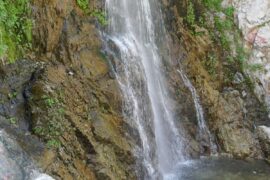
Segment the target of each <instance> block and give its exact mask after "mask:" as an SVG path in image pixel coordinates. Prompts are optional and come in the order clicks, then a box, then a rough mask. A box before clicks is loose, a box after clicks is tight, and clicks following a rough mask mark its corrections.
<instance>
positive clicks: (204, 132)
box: [178, 70, 217, 154]
mask: <svg viewBox="0 0 270 180" xmlns="http://www.w3.org/2000/svg"><path fill="white" fill-rule="evenodd" d="M178 72H179V74H180V76H181V78H182V79H183V81H184V84H185V86H186V87H187V88H188V89H189V90H190V92H191V95H192V98H193V102H194V105H195V110H196V116H197V120H198V128H199V133H198V135H199V137H200V138H205V139H204V140H205V141H207V144H209V145H210V153H211V154H216V153H217V147H216V144H215V143H214V140H213V137H212V135H211V133H210V131H209V129H208V126H207V125H206V122H205V119H204V113H203V108H202V106H201V103H200V99H199V96H198V94H197V92H196V89H195V88H194V86H193V85H192V83H191V82H190V80H189V79H188V78H187V76H186V75H185V73H184V72H183V70H178Z"/></svg>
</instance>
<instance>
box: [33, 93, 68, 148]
mask: <svg viewBox="0 0 270 180" xmlns="http://www.w3.org/2000/svg"><path fill="white" fill-rule="evenodd" d="M42 101H43V102H44V104H45V106H46V109H47V113H48V119H47V120H46V121H42V122H40V123H38V124H37V125H36V126H35V127H34V129H33V132H34V133H35V134H36V135H38V136H40V137H42V138H44V139H45V141H46V142H47V146H48V147H49V148H58V147H60V146H61V143H60V140H59V137H60V136H61V135H62V134H63V132H64V129H65V128H64V127H63V125H62V123H61V122H62V120H63V119H64V115H65V109H64V105H63V104H62V103H61V96H59V97H58V98H53V97H50V96H48V95H44V96H42Z"/></svg>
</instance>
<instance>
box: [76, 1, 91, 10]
mask: <svg viewBox="0 0 270 180" xmlns="http://www.w3.org/2000/svg"><path fill="white" fill-rule="evenodd" d="M76 2H77V4H78V6H79V7H80V8H81V9H82V10H83V11H86V10H87V9H88V7H89V0H76Z"/></svg>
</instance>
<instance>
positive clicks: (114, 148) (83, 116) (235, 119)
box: [0, 0, 270, 179]
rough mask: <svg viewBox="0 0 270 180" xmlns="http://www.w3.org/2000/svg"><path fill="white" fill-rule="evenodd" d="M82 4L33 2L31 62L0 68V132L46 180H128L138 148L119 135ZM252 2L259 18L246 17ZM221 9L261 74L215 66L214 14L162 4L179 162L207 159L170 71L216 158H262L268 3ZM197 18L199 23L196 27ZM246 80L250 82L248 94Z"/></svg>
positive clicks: (105, 72)
mask: <svg viewBox="0 0 270 180" xmlns="http://www.w3.org/2000/svg"><path fill="white" fill-rule="evenodd" d="M89 2H90V3H89V7H88V9H89V11H90V13H86V12H85V11H83V10H82V9H80V8H79V7H78V5H77V3H76V1H73V0H55V1H45V0H34V1H33V4H32V5H33V18H34V20H35V26H34V29H33V38H34V50H33V53H32V54H30V55H29V58H28V59H32V60H21V61H18V62H16V63H15V64H13V65H7V66H4V67H2V66H1V68H0V79H1V86H0V96H1V99H2V100H1V103H0V125H1V127H4V128H5V129H6V130H7V132H8V133H11V134H14V135H15V136H17V137H20V138H19V139H21V140H20V142H19V143H20V144H21V145H22V147H23V148H24V149H25V150H26V151H27V152H29V153H30V154H32V155H33V157H34V158H35V159H36V160H37V161H38V162H39V163H40V166H41V167H42V169H44V171H45V172H46V173H48V174H50V175H52V176H53V177H54V178H56V179H136V175H135V168H134V166H135V164H136V163H135V158H134V155H133V146H134V144H135V142H136V143H137V144H139V142H138V140H136V137H135V138H134V137H131V136H129V135H127V134H128V133H127V132H130V131H133V130H132V129H131V127H130V126H129V125H128V124H126V123H125V121H124V119H123V117H122V112H121V104H122V99H121V94H120V91H119V88H118V84H117V82H116V81H115V79H114V77H113V75H112V73H111V72H110V66H109V65H108V63H107V62H108V60H111V59H110V58H107V59H106V57H105V56H104V54H103V53H102V51H101V49H102V42H101V38H100V34H99V31H98V29H102V25H101V24H100V23H98V22H97V21H96V18H95V17H94V16H93V15H91V11H94V10H100V9H102V7H104V4H103V3H102V1H95V0H91V1H89ZM190 3H192V7H193V8H194V9H195V10H196V11H194V12H193V15H192V13H190V9H191V8H190V7H191V5H190ZM254 3H255V4H256V3H258V7H261V8H262V9H263V11H261V9H260V10H258V11H259V12H260V13H256V12H257V11H255V10H254V9H252V8H251V7H253V6H254ZM230 4H231V5H233V6H234V7H235V14H234V15H235V17H236V18H237V19H238V24H237V25H238V26H239V28H240V29H241V30H242V32H243V33H242V34H243V40H245V45H246V47H247V48H249V51H250V53H251V54H250V56H249V62H250V63H253V62H256V63H257V62H259V63H260V64H262V65H263V67H264V68H265V71H259V72H258V71H257V72H252V71H250V70H248V69H247V70H245V71H242V70H241V69H240V68H239V67H238V66H237V64H233V65H232V64H229V63H228V61H226V60H225V58H224V56H225V55H226V53H227V52H226V51H227V50H224V49H225V47H224V46H223V45H222V42H220V41H216V40H215V39H220V38H221V37H222V36H221V35H220V32H217V30H215V29H218V27H217V24H216V23H215V22H214V19H215V15H216V14H218V15H219V16H220V17H224V14H222V13H216V12H211V11H210V10H209V9H207V8H206V7H205V6H204V5H203V4H201V3H200V1H185V2H184V1H176V0H162V5H163V11H164V14H165V15H164V19H165V21H166V24H167V29H168V33H169V35H170V36H171V37H172V38H171V42H170V44H171V48H170V49H171V51H172V56H173V58H172V59H173V61H172V62H164V69H165V70H164V71H166V75H167V76H168V78H169V84H170V87H169V90H170V93H172V94H173V95H174V97H175V98H174V101H175V102H173V103H174V104H175V111H176V112H178V116H179V117H178V118H179V121H181V122H182V123H183V126H184V129H185V132H183V134H185V136H186V137H185V139H186V140H187V141H186V142H184V143H185V147H186V151H187V152H188V155H189V156H191V157H198V156H199V155H200V154H205V155H207V154H209V148H210V147H209V142H207V140H206V139H204V138H201V137H198V128H197V119H196V116H195V114H196V113H195V110H194V108H190V107H194V104H193V100H192V96H191V92H190V91H189V89H188V88H187V87H186V86H185V85H184V82H183V79H181V76H180V75H179V73H178V72H177V70H179V69H183V70H184V71H185V72H186V73H187V74H188V76H189V78H190V80H191V81H192V83H193V85H194V86H195V87H196V89H197V92H198V94H199V95H200V97H201V98H200V99H201V102H202V104H203V107H204V111H205V115H206V119H207V123H208V125H209V128H210V130H211V132H212V134H213V135H214V136H215V138H214V139H215V143H216V144H217V145H218V151H219V152H220V153H223V152H224V153H228V154H231V155H233V156H234V157H237V158H242V159H243V158H264V157H268V159H269V132H268V131H269V130H268V129H267V127H265V128H263V127H261V128H259V129H258V130H256V128H255V127H256V126H257V125H267V122H269V119H268V112H267V111H266V110H265V107H264V102H265V101H264V100H265V99H266V101H267V97H268V93H269V92H268V91H269V88H268V78H269V77H268V69H267V68H268V60H269V42H270V41H269V33H268V30H269V22H268V21H267V18H268V19H269V14H270V13H269V9H270V8H269V3H268V1H267V0H256V1H237V2H236V1H235V2H234V1H226V2H224V4H223V5H224V6H225V7H226V6H229V5H230ZM256 5H257V4H256ZM256 7H257V6H256ZM195 12H196V13H195ZM254 14H255V15H254ZM204 15H207V19H208V20H206V21H205V22H204V23H203V24H202V23H200V17H201V16H204ZM231 33H235V32H234V31H232V32H231ZM232 51H236V50H235V49H234V50H233V49H232ZM166 63H171V65H172V66H166ZM171 67H172V68H171ZM247 74H249V75H250V77H251V79H253V80H255V86H254V87H255V89H253V88H252V87H251V86H250V83H249V82H250V81H249V78H248V75H247ZM254 92H255V94H254ZM264 96H265V97H264ZM29 132H30V133H29ZM133 132H135V131H133ZM134 134H136V132H135V133H134Z"/></svg>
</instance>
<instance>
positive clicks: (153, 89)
mask: <svg viewBox="0 0 270 180" xmlns="http://www.w3.org/2000/svg"><path fill="white" fill-rule="evenodd" d="M106 8H107V12H108V18H109V30H108V33H107V37H106V38H107V40H106V41H107V42H109V41H112V42H113V44H114V45H116V46H117V49H118V51H119V52H118V53H115V50H112V51H114V55H115V57H116V58H118V60H117V61H118V64H116V67H115V72H116V73H115V74H116V78H117V80H118V82H119V84H120V87H121V90H122V92H123V95H124V97H125V102H124V103H125V105H124V115H125V117H126V119H127V120H128V121H129V123H130V124H132V125H133V126H134V127H135V128H136V129H137V130H138V133H139V136H140V141H141V150H140V151H139V152H138V155H139V156H141V159H142V161H143V165H144V167H145V168H146V169H147V172H146V174H145V175H144V177H143V178H144V179H157V178H162V179H164V178H166V177H172V178H174V174H173V170H174V168H176V165H177V163H179V162H181V161H183V160H184V156H183V153H182V151H183V148H182V147H181V144H182V143H181V136H180V135H179V128H177V127H176V125H175V121H174V112H173V111H172V110H171V109H172V105H171V104H170V103H169V99H170V97H169V95H168V91H167V85H166V81H165V77H164V75H163V73H162V67H161V66H162V61H161V57H160V55H159V48H158V45H157V43H156V42H157V39H158V38H159V40H160V38H161V39H162V37H157V31H158V30H156V28H155V27H156V25H157V24H156V22H157V21H158V20H160V19H162V18H161V15H160V14H161V13H160V9H159V5H158V2H157V1H156V0H106ZM153 14H155V16H153ZM156 16H160V17H156ZM154 21H155V23H154ZM157 23H159V24H158V26H160V27H162V26H164V24H162V21H160V22H157ZM163 38H164V37H163ZM107 51H109V50H107Z"/></svg>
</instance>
